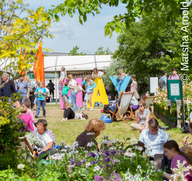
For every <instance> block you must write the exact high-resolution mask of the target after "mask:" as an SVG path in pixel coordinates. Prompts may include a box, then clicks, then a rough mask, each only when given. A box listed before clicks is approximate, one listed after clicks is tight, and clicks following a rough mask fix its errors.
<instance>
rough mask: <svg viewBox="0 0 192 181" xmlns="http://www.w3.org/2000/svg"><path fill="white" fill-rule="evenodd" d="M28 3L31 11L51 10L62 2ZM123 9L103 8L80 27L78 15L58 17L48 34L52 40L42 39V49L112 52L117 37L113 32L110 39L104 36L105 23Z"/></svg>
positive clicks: (61, 0)
mask: <svg viewBox="0 0 192 181" xmlns="http://www.w3.org/2000/svg"><path fill="white" fill-rule="evenodd" d="M25 2H26V3H29V7H30V8H31V9H36V8H37V7H39V6H44V7H45V9H49V8H51V5H53V4H54V5H57V4H60V3H62V2H63V0H54V1H52V0H26V1H25ZM124 12H125V7H124V6H123V5H121V6H119V7H108V6H103V9H102V10H101V14H98V15H96V16H95V17H93V16H92V15H89V16H88V18H87V22H85V23H84V24H83V25H81V24H80V23H79V21H78V15H77V14H76V15H74V17H73V18H71V17H69V16H68V15H66V16H65V17H61V16H60V21H59V22H58V23H53V24H52V28H51V29H50V32H51V33H52V34H53V35H54V37H55V38H53V39H44V40H43V47H44V48H50V49H52V50H53V51H55V52H63V53H69V51H70V50H72V48H73V47H74V46H76V45H77V46H78V47H79V51H78V52H83V53H87V54H94V53H95V51H96V50H97V49H98V47H104V49H106V48H107V47H108V48H109V49H110V50H111V51H112V52H114V51H115V50H116V49H117V47H118V44H117V41H116V39H117V36H118V34H116V33H115V32H114V33H113V36H112V38H109V36H107V37H105V35H104V26H105V25H106V24H107V22H109V21H111V20H113V16H114V15H116V14H123V13H124Z"/></svg>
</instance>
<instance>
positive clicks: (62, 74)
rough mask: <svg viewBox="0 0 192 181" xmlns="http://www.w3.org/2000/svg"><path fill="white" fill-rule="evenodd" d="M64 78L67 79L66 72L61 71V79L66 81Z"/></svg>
mask: <svg viewBox="0 0 192 181" xmlns="http://www.w3.org/2000/svg"><path fill="white" fill-rule="evenodd" d="M64 78H65V72H64V71H61V76H60V79H64Z"/></svg>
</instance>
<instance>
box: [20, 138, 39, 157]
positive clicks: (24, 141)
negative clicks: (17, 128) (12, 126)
mask: <svg viewBox="0 0 192 181" xmlns="http://www.w3.org/2000/svg"><path fill="white" fill-rule="evenodd" d="M19 139H20V140H21V142H20V144H21V147H20V148H21V149H23V150H25V148H26V147H27V148H28V149H29V150H30V152H31V154H32V156H33V158H34V159H35V160H37V156H36V155H35V154H34V151H33V149H32V147H31V145H30V144H29V141H28V140H27V138H26V137H25V136H24V137H19Z"/></svg>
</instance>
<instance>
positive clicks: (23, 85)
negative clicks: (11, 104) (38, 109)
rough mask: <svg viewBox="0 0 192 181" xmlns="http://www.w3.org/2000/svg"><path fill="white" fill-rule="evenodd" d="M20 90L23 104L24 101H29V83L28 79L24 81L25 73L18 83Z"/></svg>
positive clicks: (17, 86)
mask: <svg viewBox="0 0 192 181" xmlns="http://www.w3.org/2000/svg"><path fill="white" fill-rule="evenodd" d="M16 88H17V90H18V92H20V96H21V97H22V98H21V99H20V100H19V102H20V104H21V105H22V104H23V102H24V101H25V100H26V99H27V100H28V101H29V92H30V89H29V84H28V82H27V81H24V75H20V79H19V82H18V83H17V85H16Z"/></svg>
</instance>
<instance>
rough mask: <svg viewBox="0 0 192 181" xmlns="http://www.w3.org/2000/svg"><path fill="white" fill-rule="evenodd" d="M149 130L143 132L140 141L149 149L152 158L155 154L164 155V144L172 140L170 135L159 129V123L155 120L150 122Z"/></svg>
mask: <svg viewBox="0 0 192 181" xmlns="http://www.w3.org/2000/svg"><path fill="white" fill-rule="evenodd" d="M148 127H149V129H146V130H144V131H142V132H141V134H140V137H139V141H141V142H143V143H144V144H145V146H146V147H147V151H148V152H149V154H150V156H151V157H154V155H155V154H163V144H164V143H165V142H167V141H169V140H170V138H169V134H168V133H166V132H164V131H163V130H160V129H158V127H159V123H158V121H157V120H156V119H155V118H152V119H150V120H149V123H148Z"/></svg>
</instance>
